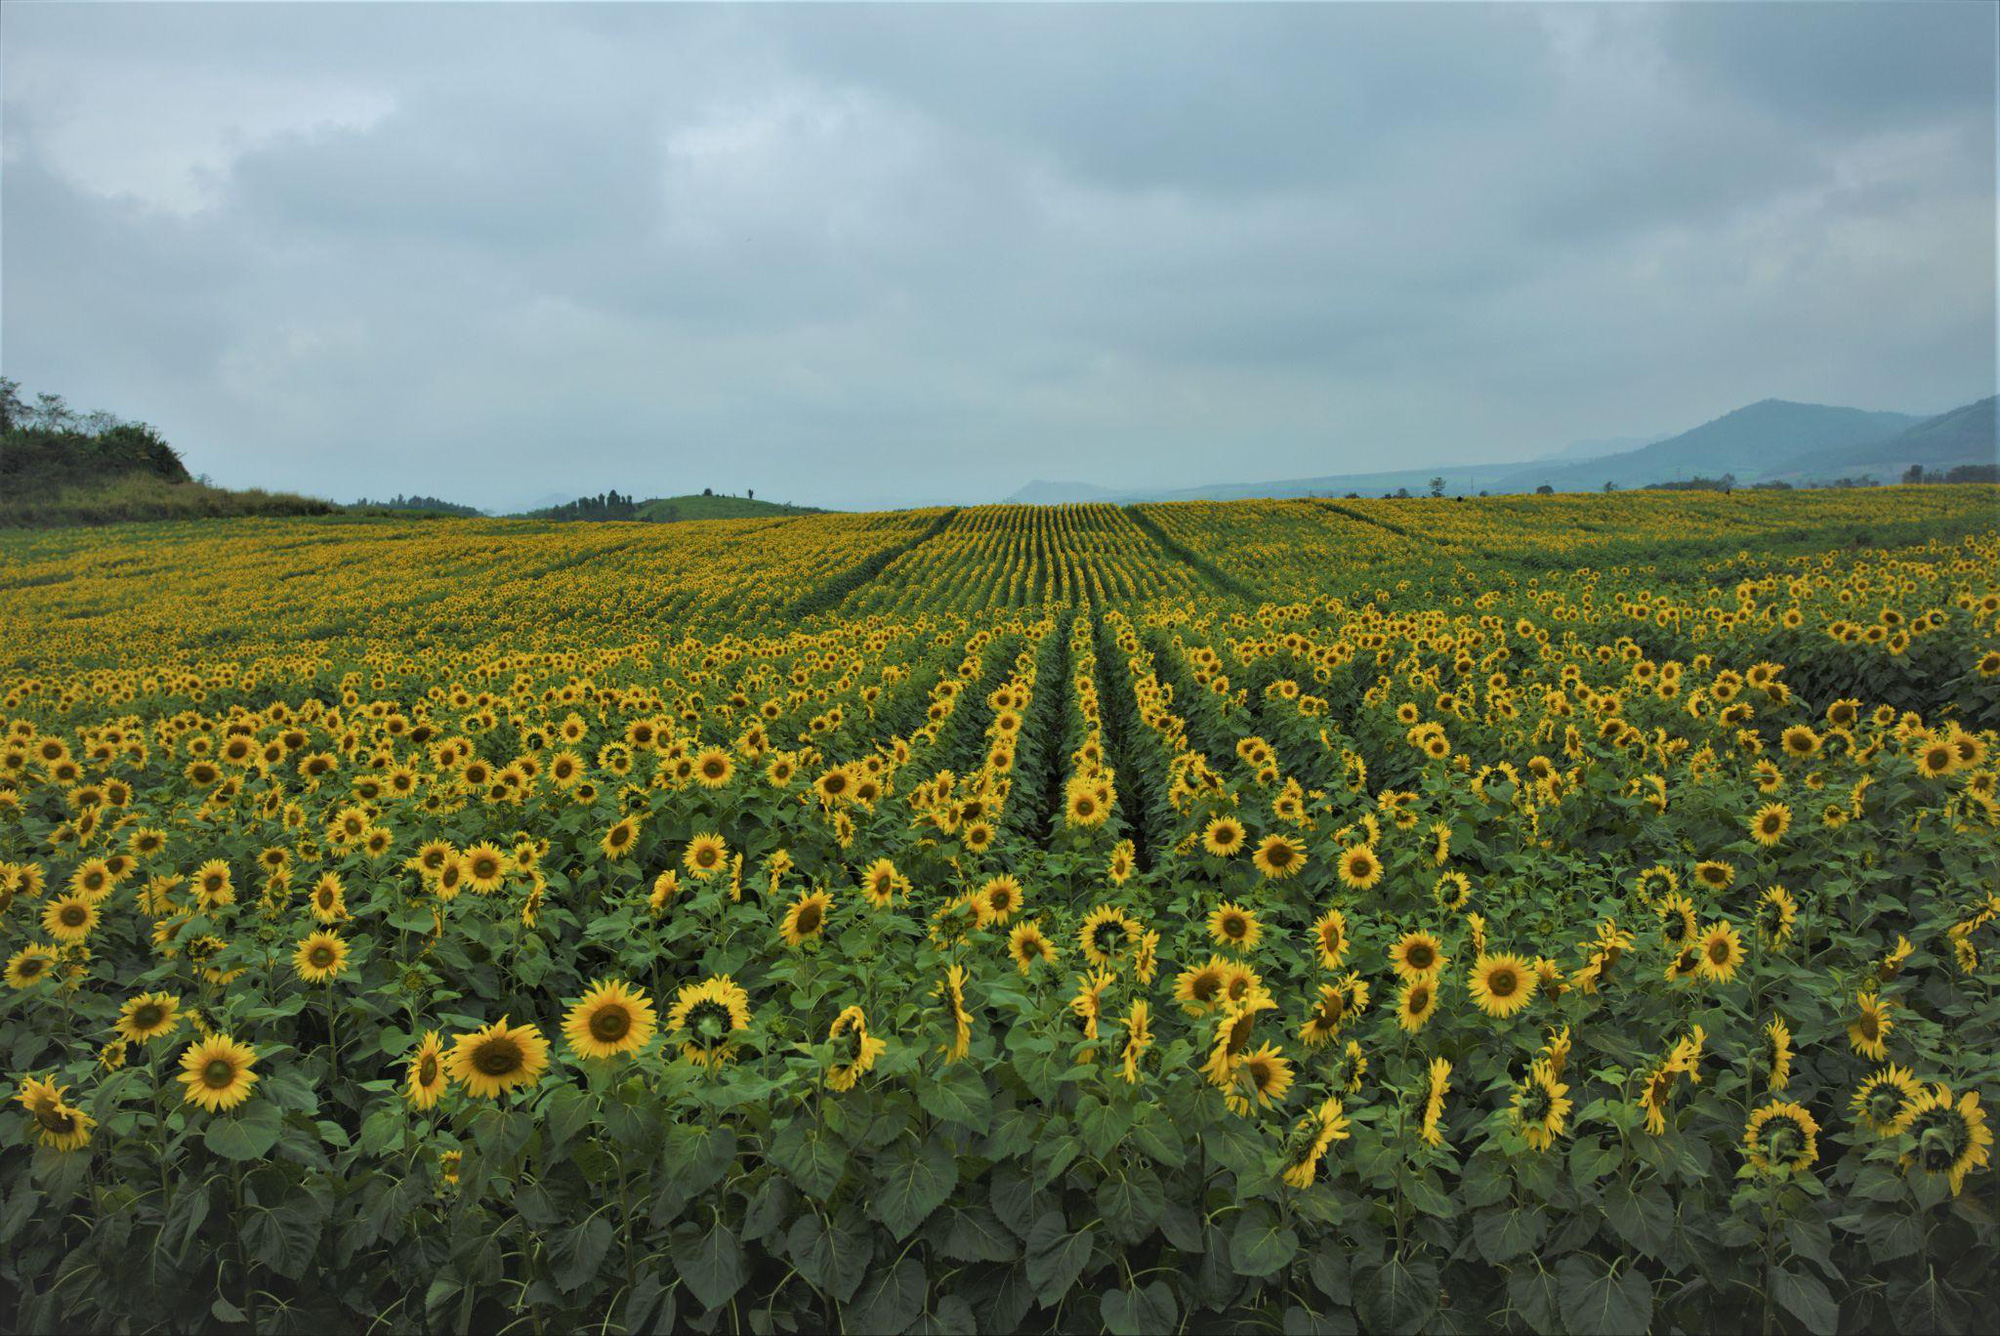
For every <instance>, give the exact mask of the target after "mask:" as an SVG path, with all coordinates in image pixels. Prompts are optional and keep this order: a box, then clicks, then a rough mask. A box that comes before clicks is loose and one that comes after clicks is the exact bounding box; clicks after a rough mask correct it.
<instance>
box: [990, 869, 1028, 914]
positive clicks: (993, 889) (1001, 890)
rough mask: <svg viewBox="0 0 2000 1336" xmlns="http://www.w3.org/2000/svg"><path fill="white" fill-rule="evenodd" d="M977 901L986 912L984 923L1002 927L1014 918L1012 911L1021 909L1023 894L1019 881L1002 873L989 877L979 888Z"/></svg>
mask: <svg viewBox="0 0 2000 1336" xmlns="http://www.w3.org/2000/svg"><path fill="white" fill-rule="evenodd" d="M979 899H980V903H981V905H982V906H983V907H984V909H985V911H986V915H985V917H986V921H987V922H988V923H993V924H998V925H1002V926H1004V925H1005V924H1006V922H1007V920H1008V919H1010V918H1012V917H1014V911H1016V910H1017V909H1019V908H1020V907H1021V904H1022V901H1023V900H1024V899H1025V894H1024V892H1023V891H1022V889H1021V883H1020V882H1019V881H1017V880H1015V879H1014V878H1013V877H1010V876H1008V875H1006V874H1005V873H1002V874H1001V875H999V876H997V877H989V878H988V879H987V881H986V884H985V885H984V886H981V887H980V888H979Z"/></svg>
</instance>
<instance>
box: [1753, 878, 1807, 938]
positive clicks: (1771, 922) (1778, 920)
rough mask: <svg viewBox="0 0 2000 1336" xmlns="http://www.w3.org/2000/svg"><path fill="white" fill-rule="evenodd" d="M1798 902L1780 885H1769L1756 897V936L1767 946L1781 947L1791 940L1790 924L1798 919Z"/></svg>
mask: <svg viewBox="0 0 2000 1336" xmlns="http://www.w3.org/2000/svg"><path fill="white" fill-rule="evenodd" d="M1798 917H1799V904H1798V901H1796V900H1794V899H1792V893H1791V892H1790V891H1788V890H1786V889H1785V888H1784V887H1782V886H1771V887H1768V888H1766V889H1765V891H1764V893H1763V894H1762V895H1760V896H1759V897H1757V937H1758V940H1760V941H1762V942H1763V943H1764V944H1765V945H1767V946H1774V947H1782V946H1784V945H1785V944H1786V943H1787V942H1790V941H1791V940H1792V925H1793V924H1795V923H1796V922H1797V921H1798Z"/></svg>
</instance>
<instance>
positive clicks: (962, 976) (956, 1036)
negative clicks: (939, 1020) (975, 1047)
mask: <svg viewBox="0 0 2000 1336" xmlns="http://www.w3.org/2000/svg"><path fill="white" fill-rule="evenodd" d="M965 980H966V973H965V966H963V965H952V966H950V967H949V968H948V969H946V970H945V972H944V980H943V982H942V983H940V984H939V985H938V988H937V991H938V992H939V993H940V994H942V995H943V996H944V998H945V999H946V1000H947V1001H948V1002H949V1003H950V1004H951V1024H952V1037H951V1043H950V1044H948V1045H945V1046H942V1047H941V1048H940V1050H939V1051H940V1052H942V1053H943V1054H944V1060H945V1061H946V1062H947V1063H953V1062H957V1061H959V1060H960V1059H962V1058H964V1057H965V1055H966V1054H968V1053H970V1052H971V1051H972V1013H970V1012H968V1011H967V1010H966V1009H965Z"/></svg>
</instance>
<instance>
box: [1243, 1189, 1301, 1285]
mask: <svg viewBox="0 0 2000 1336" xmlns="http://www.w3.org/2000/svg"><path fill="white" fill-rule="evenodd" d="M1298 1253H1299V1236H1298V1234H1297V1233H1296V1232H1295V1231H1294V1230H1293V1229H1291V1227H1290V1226H1288V1225H1286V1224H1285V1223H1284V1222H1283V1221H1282V1220H1280V1219H1278V1216H1277V1213H1276V1212H1275V1211H1273V1210H1272V1209H1271V1208H1270V1207H1268V1206H1265V1205H1263V1204H1262V1203H1261V1202H1260V1203H1258V1204H1257V1205H1256V1206H1253V1207H1252V1208H1251V1209H1249V1210H1247V1211H1245V1212H1244V1213H1243V1214H1242V1216H1241V1217H1239V1218H1238V1220H1237V1223H1236V1229H1235V1232H1234V1233H1232V1234H1231V1235H1230V1236H1229V1256H1230V1257H1231V1259H1233V1260H1234V1261H1235V1263H1236V1269H1237V1271H1238V1272H1240V1273H1241V1274H1243V1275H1246V1276H1253V1277H1256V1276H1273V1275H1276V1274H1277V1273H1278V1272H1280V1271H1282V1270H1284V1269H1285V1268H1286V1267H1287V1266H1289V1265H1290V1264H1291V1261H1292V1259H1293V1258H1294V1257H1296V1256H1298Z"/></svg>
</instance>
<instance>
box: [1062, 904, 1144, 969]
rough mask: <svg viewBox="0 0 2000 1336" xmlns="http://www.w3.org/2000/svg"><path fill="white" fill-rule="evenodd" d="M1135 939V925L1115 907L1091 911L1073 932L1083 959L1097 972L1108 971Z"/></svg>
mask: <svg viewBox="0 0 2000 1336" xmlns="http://www.w3.org/2000/svg"><path fill="white" fill-rule="evenodd" d="M1138 938H1139V925H1138V924H1137V923H1135V922H1133V920H1132V919H1131V917H1130V916H1129V915H1127V914H1126V913H1125V911H1124V910H1122V909H1120V908H1118V907H1117V906H1116V905H1099V906H1097V908H1095V909H1093V910H1091V911H1090V913H1088V914H1086V915H1085V916H1084V919H1083V926H1082V927H1081V928H1078V929H1077V932H1076V940H1077V944H1078V945H1079V946H1081V947H1082V948H1083V958H1084V959H1085V960H1087V961H1089V962H1090V963H1091V964H1092V965H1093V966H1095V967H1096V968H1098V969H1106V968H1109V967H1110V966H1111V965H1112V963H1113V962H1114V961H1115V960H1116V959H1117V955H1118V952H1120V951H1122V950H1124V949H1125V948H1126V947H1128V946H1131V945H1133V944H1134V943H1136V942H1137V941H1138Z"/></svg>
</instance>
